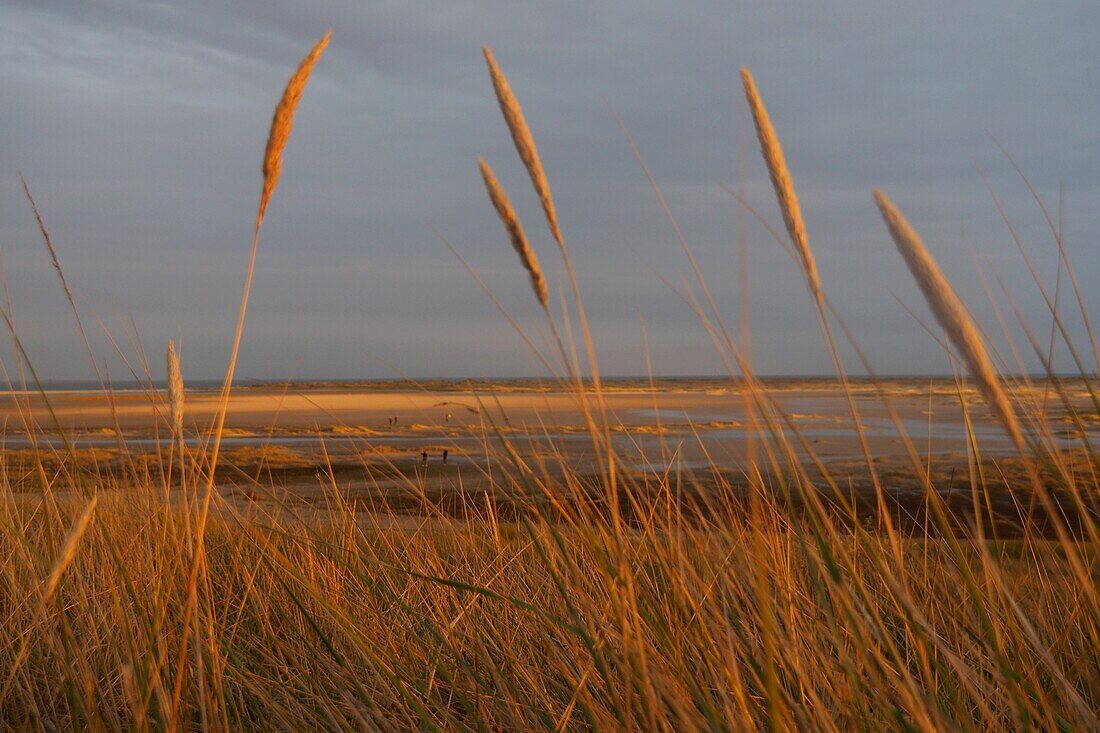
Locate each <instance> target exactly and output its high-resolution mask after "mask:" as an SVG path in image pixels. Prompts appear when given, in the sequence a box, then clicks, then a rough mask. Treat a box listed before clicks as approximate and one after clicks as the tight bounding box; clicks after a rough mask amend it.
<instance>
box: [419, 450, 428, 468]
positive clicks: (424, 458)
mask: <svg viewBox="0 0 1100 733" xmlns="http://www.w3.org/2000/svg"><path fill="white" fill-rule="evenodd" d="M420 465H421V466H427V465H428V451H426V450H424V451H420Z"/></svg>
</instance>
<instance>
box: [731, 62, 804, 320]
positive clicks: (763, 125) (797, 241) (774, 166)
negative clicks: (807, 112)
mask: <svg viewBox="0 0 1100 733" xmlns="http://www.w3.org/2000/svg"><path fill="white" fill-rule="evenodd" d="M741 82H742V84H743V85H744V87H745V99H747V100H748V102H749V109H750V110H751V111H752V121H753V124H755V126H756V135H757V137H758V138H759V140H760V152H761V154H762V155H763V156H764V162H765V163H766V164H767V166H768V175H769V176H770V177H771V180H772V188H774V189H775V196H776V198H777V199H778V200H779V210H780V211H781V212H782V214H783V223H784V224H786V226H787V233H788V234H789V235H790V237H791V241H792V242H793V243H794V246H795V249H796V250H797V251H798V255H799V257H800V258H801V259H802V267H803V269H804V270H805V274H806V281H807V283H808V284H809V286H810V292H811V293H812V294H813V296H814V299H815V300H816V301H817V302H818V304H819V305H821V302H822V296H821V279H820V277H819V276H818V274H817V263H816V262H815V261H814V253H813V251H811V250H810V243H809V240H808V238H807V237H806V224H805V222H803V220H802V209H801V208H800V207H799V205H798V196H797V195H795V192H794V182H793V181H792V180H791V174H790V171H788V170H787V162H786V160H785V159H784V158H783V148H782V147H780V145H779V138H778V137H777V136H776V134H775V128H774V127H772V121H771V118H770V117H768V110H767V108H766V107H764V100H763V99H761V98H760V92H759V91H757V89H756V83H755V82H754V81H753V79H752V74H751V73H749V70H748V69H741Z"/></svg>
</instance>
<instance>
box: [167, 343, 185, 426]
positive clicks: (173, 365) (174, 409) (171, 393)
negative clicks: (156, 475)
mask: <svg viewBox="0 0 1100 733" xmlns="http://www.w3.org/2000/svg"><path fill="white" fill-rule="evenodd" d="M166 362H167V363H166V373H167V374H168V408H169V414H170V416H171V419H172V431H173V433H174V434H175V435H176V436H182V435H183V372H181V371H180V358H179V355H178V354H177V353H176V346H175V344H173V343H172V341H171V339H169V341H168V353H167V355H166Z"/></svg>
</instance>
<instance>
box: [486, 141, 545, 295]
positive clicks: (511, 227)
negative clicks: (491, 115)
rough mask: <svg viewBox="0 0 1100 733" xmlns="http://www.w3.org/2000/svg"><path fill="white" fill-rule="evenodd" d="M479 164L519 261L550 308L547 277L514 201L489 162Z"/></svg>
mask: <svg viewBox="0 0 1100 733" xmlns="http://www.w3.org/2000/svg"><path fill="white" fill-rule="evenodd" d="M477 164H478V167H480V168H481V177H482V179H483V180H484V181H485V190H486V191H488V192H489V200H490V201H492V202H493V207H494V208H495V209H496V210H497V214H498V215H499V216H500V220H501V221H502V222H504V228H505V230H506V231H507V232H508V238H509V239H510V240H511V242H512V247H513V248H514V249H515V250H516V254H518V255H519V261H520V262H521V263H523V267H524V269H526V270H527V273H528V274H529V275H530V276H531V288H532V289H533V290H534V291H535V297H537V298H538V299H539V303H540V304H541V305H542V307H543V308H548V307H549V301H550V294H549V291H548V290H547V288H546V278H544V277H543V276H542V269H541V268H540V267H539V259H538V257H536V256H535V250H533V249H531V245H530V244H529V243H528V242H527V235H526V234H524V233H523V227H522V226H520V223H519V217H518V216H516V210H515V209H514V208H512V202H511V201H509V200H508V195H507V194H505V193H504V189H503V188H501V186H500V183H499V182H498V181H497V178H496V176H494V175H493V169H492V168H490V167H489V164H488V163H486V162H485V161H484V160H483V159H481V158H478V160H477Z"/></svg>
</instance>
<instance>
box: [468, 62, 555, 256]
mask: <svg viewBox="0 0 1100 733" xmlns="http://www.w3.org/2000/svg"><path fill="white" fill-rule="evenodd" d="M481 50H482V52H483V53H484V54H485V61H486V63H488V65H489V76H490V77H491V78H492V80H493V90H494V91H495V92H496V95H497V102H499V103H500V111H501V112H502V113H503V114H504V121H505V123H507V125H508V131H509V132H510V133H512V141H513V142H514V143H515V145H516V152H517V153H519V157H520V160H522V161H523V165H524V166H525V167H526V168H527V173H528V175H530V176H531V184H532V185H533V186H534V187H535V193H537V194H538V197H539V201H541V202H542V210H543V211H544V212H545V213H546V222H547V224H549V225H550V232H551V233H552V234H553V235H554V239H555V240H556V241H557V243H558V245H561V244H562V236H561V230H560V229H559V228H558V214H557V211H556V210H555V208H554V199H553V197H552V196H551V195H550V184H549V183H548V182H547V180H546V173H545V172H544V171H543V170H542V161H540V160H539V151H538V148H537V147H535V138H534V136H533V135H532V134H531V130H530V128H529V127H527V121H526V120H525V119H524V118H523V110H522V109H521V108H520V106H519V100H517V99H516V95H515V94H513V93H512V87H511V86H510V85H509V84H508V79H507V78H506V77H505V76H504V72H503V71H501V70H500V66H498V65H497V61H496V59H495V58H494V57H493V52H492V51H491V50H490V49H489V47H488V46H482V48H481Z"/></svg>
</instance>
